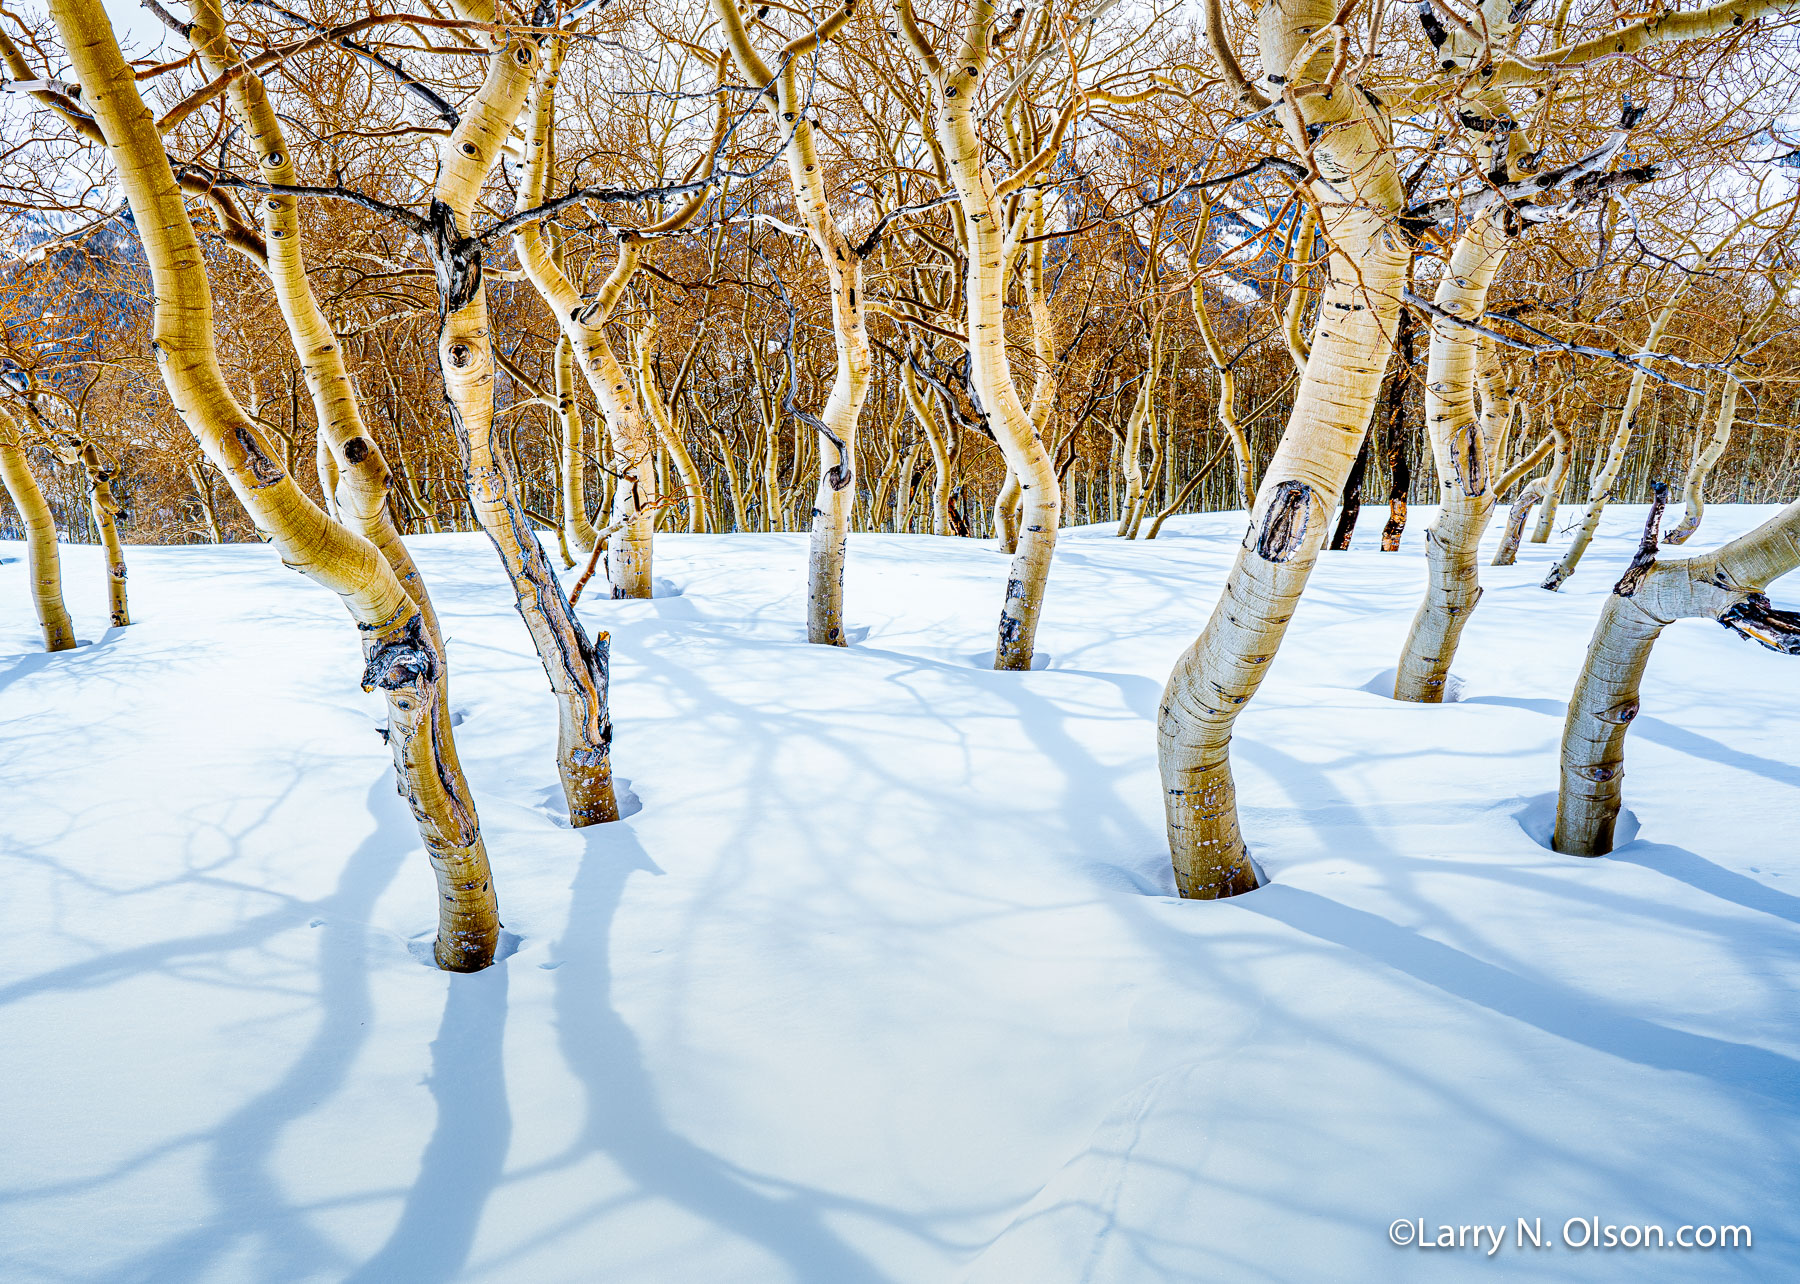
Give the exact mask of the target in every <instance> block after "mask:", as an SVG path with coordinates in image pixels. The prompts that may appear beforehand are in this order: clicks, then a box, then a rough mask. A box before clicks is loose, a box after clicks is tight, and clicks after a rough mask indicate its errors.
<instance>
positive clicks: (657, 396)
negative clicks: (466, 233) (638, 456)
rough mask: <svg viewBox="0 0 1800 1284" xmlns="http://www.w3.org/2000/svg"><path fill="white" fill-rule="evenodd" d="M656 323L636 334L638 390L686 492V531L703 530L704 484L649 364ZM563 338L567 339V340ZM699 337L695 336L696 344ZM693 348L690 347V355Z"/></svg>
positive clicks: (705, 528)
mask: <svg viewBox="0 0 1800 1284" xmlns="http://www.w3.org/2000/svg"><path fill="white" fill-rule="evenodd" d="M658 329H659V327H658V326H657V323H656V321H655V319H654V318H653V319H652V320H650V321H649V322H648V323H647V324H646V325H645V326H644V328H643V329H642V330H640V331H638V337H637V368H638V391H639V392H640V393H642V395H643V398H644V409H645V411H646V412H647V413H648V414H649V416H650V420H651V422H652V423H654V424H655V425H656V432H657V436H659V437H660V438H661V439H662V443H663V447H664V449H665V450H667V451H668V454H669V458H670V459H672V460H673V461H674V464H675V471H676V472H677V473H679V474H680V475H681V491H682V494H684V495H686V496H687V508H688V531H689V532H690V533H692V534H703V533H705V532H706V531H708V530H710V529H711V526H712V523H711V522H710V520H709V519H708V517H707V512H706V484H705V483H704V482H703V481H701V479H700V469H699V467H698V466H697V465H696V464H695V463H694V456H693V455H692V454H691V453H690V452H689V450H688V448H687V443H686V442H684V441H683V440H682V439H681V430H680V429H679V428H678V427H677V426H676V423H675V420H674V418H673V417H672V416H671V415H670V413H669V406H668V403H667V402H666V401H665V400H664V399H663V395H662V390H661V389H659V388H658V387H657V386H656V372H655V370H654V369H652V367H651V362H650V354H651V351H652V348H653V347H654V345H655V342H656V336H657V333H658ZM564 342H567V341H566V340H565V341H564ZM698 343H699V340H697V339H696V340H695V344H696V346H697V345H698ZM693 352H694V349H693V348H689V349H688V354H689V357H690V358H691V357H692V355H693Z"/></svg>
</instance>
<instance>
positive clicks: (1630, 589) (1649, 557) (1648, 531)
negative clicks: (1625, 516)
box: [1613, 482, 1669, 597]
mask: <svg viewBox="0 0 1800 1284" xmlns="http://www.w3.org/2000/svg"><path fill="white" fill-rule="evenodd" d="M1654 485H1655V493H1656V498H1655V499H1654V500H1653V501H1652V502H1651V504H1650V516H1649V517H1648V518H1647V519H1646V520H1645V522H1644V534H1643V537H1642V538H1641V539H1639V540H1638V548H1637V552H1636V553H1635V554H1633V555H1632V558H1631V565H1629V566H1627V567H1626V568H1625V573H1624V574H1623V575H1621V576H1619V582H1618V583H1617V584H1615V585H1613V592H1614V593H1616V594H1618V595H1619V596H1620V597H1630V596H1631V595H1632V594H1633V593H1636V592H1637V591H1638V585H1640V584H1642V583H1643V582H1644V577H1645V576H1646V575H1648V574H1649V573H1650V568H1651V567H1652V566H1654V565H1656V545H1657V535H1656V532H1657V531H1658V530H1659V529H1660V528H1661V526H1662V515H1663V506H1664V505H1665V504H1667V503H1668V502H1669V488H1668V487H1667V486H1665V485H1663V484H1662V483H1661V482H1656V483H1655V484H1654Z"/></svg>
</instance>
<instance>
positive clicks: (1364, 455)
mask: <svg viewBox="0 0 1800 1284" xmlns="http://www.w3.org/2000/svg"><path fill="white" fill-rule="evenodd" d="M1368 471H1369V439H1368V437H1366V436H1365V437H1364V438H1363V444H1362V449H1361V450H1359V451H1357V452H1356V462H1355V463H1353V464H1351V465H1350V477H1349V479H1348V480H1347V481H1345V483H1344V506H1343V508H1342V509H1340V510H1339V512H1338V524H1337V529H1336V530H1334V531H1333V532H1332V533H1331V545H1330V547H1331V550H1332V551H1333V552H1336V553H1346V552H1349V550H1350V541H1351V539H1352V538H1353V537H1354V536H1355V534H1356V518H1357V514H1359V513H1360V512H1362V488H1363V478H1364V477H1365V476H1367V475H1368Z"/></svg>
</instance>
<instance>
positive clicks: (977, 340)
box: [900, 4, 1062, 669]
mask: <svg viewBox="0 0 1800 1284" xmlns="http://www.w3.org/2000/svg"><path fill="white" fill-rule="evenodd" d="M900 16H901V26H902V27H903V29H904V31H905V34H906V39H907V43H908V44H909V46H910V47H911V48H912V51H913V54H914V57H915V58H917V59H918V61H919V63H920V65H921V66H922V67H923V68H924V69H925V72H926V75H927V76H928V77H929V79H930V80H931V81H932V83H933V85H934V86H935V88H936V91H937V92H936V94H935V111H934V114H933V130H934V133H935V135H936V138H937V143H938V147H939V148H940V149H941V151H942V153H943V155H944V158H945V161H946V163H947V164H948V166H949V169H950V178H951V183H952V185H953V186H954V188H955V190H956V195H957V200H958V202H959V203H960V205H961V209H962V215H963V227H964V234H965V237H966V245H965V251H966V276H965V279H964V293H965V296H966V297H965V310H966V311H965V321H966V325H967V330H968V351H969V382H970V385H971V388H972V391H973V392H974V395H975V399H976V400H977V401H978V402H979V403H980V407H981V413H982V415H983V416H984V417H985V419H986V422H987V425H988V428H989V430H990V431H991V432H992V433H993V436H994V440H995V441H996V442H998V443H999V445H1000V450H1001V453H1002V454H1004V455H1005V457H1006V462H1007V466H1008V467H1009V468H1011V469H1012V472H1013V475H1014V476H1016V477H1017V478H1018V481H1019V488H1020V490H1021V491H1022V492H1023V496H1022V499H1021V512H1020V528H1019V546H1018V551H1017V552H1016V553H1015V554H1014V555H1013V561H1012V567H1011V570H1010V572H1009V574H1008V576H1007V581H1006V598H1005V601H1004V602H1003V604H1002V605H1001V608H1000V627H999V630H998V636H997V638H996V641H995V646H994V667H995V668H996V669H1029V668H1031V657H1032V652H1033V649H1034V647H1035V645H1036V639H1037V627H1038V620H1039V618H1040V616H1041V615H1042V613H1043V608H1044V594H1045V590H1046V588H1047V586H1048V584H1049V581H1050V562H1051V557H1052V555H1053V554H1054V552H1055V549H1056V533H1057V527H1058V525H1059V523H1060V520H1061V512H1062V488H1061V486H1060V485H1059V484H1058V483H1057V478H1056V469H1055V467H1054V466H1053V464H1052V462H1051V459H1050V454H1049V452H1048V451H1046V450H1045V449H1044V443H1043V440H1042V439H1041V438H1040V437H1039V436H1038V433H1037V431H1036V428H1035V426H1034V425H1033V423H1032V421H1031V415H1030V414H1029V412H1027V410H1026V409H1025V404H1024V402H1023V401H1021V400H1020V398H1019V389H1018V385H1017V383H1016V382H1015V381H1014V379H1013V374H1012V363H1011V360H1010V359H1009V357H1008V356H1007V352H1006V315H1005V306H1004V305H1005V295H1006V279H1007V267H1008V266H1009V259H1010V257H1011V256H1010V255H1009V253H1008V247H1007V245H1006V231H1007V229H1006V222H1007V220H1006V217H1005V214H1006V211H1005V199H1006V197H1007V196H1009V195H1010V194H1011V193H1012V191H1015V190H1017V188H1018V187H1022V186H1023V185H1024V182H1026V181H1028V180H1029V175H1028V174H1024V177H1019V175H1020V174H1023V173H1024V172H1023V171H1018V172H1016V173H1015V175H1014V176H1013V177H1011V178H1008V179H1007V180H1005V182H1003V183H999V184H997V183H996V182H995V181H994V179H993V177H992V175H990V174H989V172H988V169H987V165H986V163H985V156H984V152H983V147H982V141H981V134H980V131H979V129H978V125H979V123H980V122H979V120H978V117H977V112H976V106H975V99H976V91H977V89H978V87H979V85H980V81H981V76H982V73H983V72H984V71H985V70H986V68H987V66H988V64H989V62H990V60H991V58H992V54H993V39H992V37H993V19H994V11H993V10H992V9H991V8H989V7H987V6H984V5H976V6H974V7H973V8H971V9H970V11H969V16H968V18H967V21H966V23H965V26H964V30H963V32H962V34H961V36H960V39H959V40H957V41H956V43H957V45H958V47H957V49H956V51H955V56H954V57H953V58H952V59H951V60H949V61H948V62H940V61H939V59H938V57H937V55H936V54H935V53H933V52H932V51H931V48H930V46H929V44H928V43H927V42H926V40H925V37H924V34H923V32H922V31H921V30H920V29H919V27H918V24H917V21H916V20H915V19H914V18H913V16H912V10H911V6H910V4H905V5H904V6H903V7H902V9H901V15H900ZM1050 154H1051V155H1054V152H1052V153H1050ZM1008 183H1013V184H1015V186H1013V187H1007V186H1006V184H1008Z"/></svg>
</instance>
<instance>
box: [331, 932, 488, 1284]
mask: <svg viewBox="0 0 1800 1284" xmlns="http://www.w3.org/2000/svg"><path fill="white" fill-rule="evenodd" d="M446 980H447V981H448V983H449V992H448V993H447V994H446V995H445V996H444V1019H443V1021H442V1022H441V1023H440V1024H439V1025H438V1033H437V1038H436V1039H433V1040H432V1043H431V1096H432V1099H433V1100H434V1101H436V1102H437V1128H436V1130H435V1131H434V1132H433V1133H432V1134H431V1140H430V1141H429V1142H428V1143H426V1146H425V1153H424V1154H423V1155H422V1156H421V1157H420V1160H419V1176H418V1180H416V1181H415V1182H413V1185H412V1189H411V1190H409V1191H408V1192H407V1195H406V1204H405V1207H404V1208H403V1209H402V1210H401V1213H400V1221H399V1223H398V1224H397V1225H396V1226H395V1227H394V1230H393V1232H392V1233H391V1234H390V1235H389V1236H388V1238H387V1242H386V1243H385V1244H383V1245H382V1246H381V1248H380V1249H379V1250H377V1252H376V1253H375V1255H374V1256H373V1257H371V1258H369V1260H368V1261H366V1262H364V1263H363V1264H362V1266H361V1267H360V1268H358V1269H357V1271H356V1272H355V1273H354V1274H352V1275H350V1276H349V1277H348V1279H349V1280H351V1281H356V1282H357V1284H378V1282H379V1284H389V1282H391V1281H398V1280H406V1281H420V1282H423V1281H428V1280H429V1281H437V1280H449V1279H454V1278H456V1276H457V1275H458V1274H459V1273H460V1272H461V1270H462V1268H463V1266H464V1264H465V1263H467V1261H468V1260H469V1250H470V1249H471V1248H472V1247H473V1246H474V1243H475V1232H476V1229H477V1228H478V1227H479V1226H480V1223H481V1210H482V1209H483V1208H484V1207H485V1206H486V1204H487V1201H488V1198H489V1196H491V1195H492V1194H493V1192H494V1188H495V1186H497V1185H498V1184H499V1182H500V1176H501V1171H502V1169H503V1168H504V1167H505V1164H506V1151H507V1147H508V1146H509V1145H510V1144H511V1141H512V1110H511V1107H509V1106H508V1105H507V1100H506V1063H505V1058H504V1056H503V1048H504V1043H505V1035H506V991H507V969H506V965H505V964H504V963H501V964H497V965H495V966H494V967H490V968H488V969H487V970H486V971H485V972H477V973H474V974H472V975H468V976H449V977H447V978H446Z"/></svg>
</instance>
